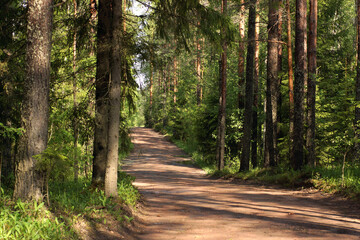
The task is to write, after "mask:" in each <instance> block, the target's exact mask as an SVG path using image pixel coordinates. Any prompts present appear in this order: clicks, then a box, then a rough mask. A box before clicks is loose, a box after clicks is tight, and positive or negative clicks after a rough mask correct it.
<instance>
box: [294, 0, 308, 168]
mask: <svg viewBox="0 0 360 240" xmlns="http://www.w3.org/2000/svg"><path fill="white" fill-rule="evenodd" d="M306 5H307V3H306V0H296V24H295V28H296V30H295V82H294V131H293V135H292V136H291V138H292V143H293V146H292V148H293V150H292V154H293V155H292V156H291V163H292V166H293V168H294V169H295V170H298V169H300V168H301V167H302V166H303V161H304V149H303V146H304V126H303V119H304V104H303V103H304V84H305V80H306V69H307V68H306V59H307V57H306V55H307V52H306V28H307V24H306V11H307V6H306Z"/></svg>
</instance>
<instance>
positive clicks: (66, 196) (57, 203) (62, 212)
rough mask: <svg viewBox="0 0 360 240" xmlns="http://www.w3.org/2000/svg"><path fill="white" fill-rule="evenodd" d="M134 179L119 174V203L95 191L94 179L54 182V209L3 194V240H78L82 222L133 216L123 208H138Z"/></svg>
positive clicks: (51, 191) (0, 202) (0, 200)
mask: <svg viewBox="0 0 360 240" xmlns="http://www.w3.org/2000/svg"><path fill="white" fill-rule="evenodd" d="M134 180H135V178H134V177H132V176H129V175H127V174H126V173H124V172H119V180H118V193H119V200H120V201H117V200H112V199H110V198H107V197H106V196H105V194H104V192H103V191H101V190H98V189H94V188H92V187H91V182H90V179H85V178H82V179H79V180H78V181H77V182H75V181H64V182H51V183H50V186H49V194H50V206H45V204H44V203H39V204H38V203H36V202H29V203H25V202H21V201H13V200H12V199H11V192H9V193H5V191H4V190H2V189H1V192H0V239H14V240H15V239H29V240H32V239H78V238H79V237H78V236H77V235H76V231H75V230H74V229H73V225H74V223H75V222H76V221H77V220H78V219H79V218H81V219H94V220H96V219H99V220H101V216H103V215H104V214H109V215H112V216H113V217H114V218H116V219H117V220H118V221H130V220H131V219H132V216H127V214H128V213H127V212H124V211H123V210H122V206H119V204H120V205H124V204H125V205H128V206H130V207H135V205H136V203H137V201H138V199H139V197H140V195H139V193H138V191H137V189H136V188H135V187H134V186H133V185H132V182H133V181H134Z"/></svg>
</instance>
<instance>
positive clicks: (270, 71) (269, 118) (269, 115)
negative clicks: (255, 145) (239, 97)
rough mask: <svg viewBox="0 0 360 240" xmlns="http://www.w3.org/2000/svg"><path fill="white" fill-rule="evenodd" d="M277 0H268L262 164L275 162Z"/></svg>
mask: <svg viewBox="0 0 360 240" xmlns="http://www.w3.org/2000/svg"><path fill="white" fill-rule="evenodd" d="M279 4H280V1H279V0H269V24H268V60H267V80H266V132H265V152H266V154H265V156H266V157H265V159H264V166H266V167H269V166H275V164H276V154H275V153H276V145H277V144H276V141H277V108H278V106H277V104H278V95H279V94H278V92H279V82H278V70H279V65H278V57H279V46H278V44H279V43H278V42H279V34H278V22H279Z"/></svg>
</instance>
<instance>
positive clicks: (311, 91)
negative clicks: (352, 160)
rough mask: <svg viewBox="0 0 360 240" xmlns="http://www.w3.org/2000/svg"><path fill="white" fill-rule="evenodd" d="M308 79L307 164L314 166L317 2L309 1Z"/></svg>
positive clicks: (315, 0) (314, 0)
mask: <svg viewBox="0 0 360 240" xmlns="http://www.w3.org/2000/svg"><path fill="white" fill-rule="evenodd" d="M309 22H310V26H309V66H308V69H309V70H308V71H309V78H308V91H307V111H308V112H307V126H308V128H307V134H306V149H307V151H308V154H307V163H308V164H309V165H310V166H314V164H315V96H316V50H317V49H316V42H317V0H310V16H309Z"/></svg>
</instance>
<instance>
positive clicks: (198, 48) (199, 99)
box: [196, 22, 202, 105]
mask: <svg viewBox="0 0 360 240" xmlns="http://www.w3.org/2000/svg"><path fill="white" fill-rule="evenodd" d="M198 27H200V22H198ZM196 77H197V86H196V101H197V105H201V102H202V78H201V44H200V39H199V36H196Z"/></svg>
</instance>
